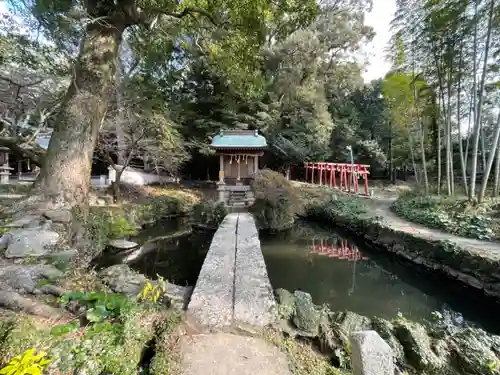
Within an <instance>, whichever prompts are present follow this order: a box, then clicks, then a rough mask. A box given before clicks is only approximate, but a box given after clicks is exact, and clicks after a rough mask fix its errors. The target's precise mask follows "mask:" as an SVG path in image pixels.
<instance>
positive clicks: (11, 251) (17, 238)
mask: <svg viewBox="0 0 500 375" xmlns="http://www.w3.org/2000/svg"><path fill="white" fill-rule="evenodd" d="M4 237H6V239H5V241H2V242H3V243H4V245H5V244H6V245H7V250H6V251H5V256H6V257H7V258H25V257H37V256H43V255H46V254H48V253H49V252H50V250H51V247H53V246H54V245H56V244H57V242H58V241H59V237H60V236H59V234H58V233H57V232H54V231H51V230H48V229H45V228H42V227H37V228H22V229H14V230H12V231H10V232H8V233H7V234H6V235H5V236H4Z"/></svg>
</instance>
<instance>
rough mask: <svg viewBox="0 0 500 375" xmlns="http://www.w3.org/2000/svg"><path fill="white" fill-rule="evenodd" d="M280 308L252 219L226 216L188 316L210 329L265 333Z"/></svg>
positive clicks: (203, 268) (194, 293)
mask: <svg viewBox="0 0 500 375" xmlns="http://www.w3.org/2000/svg"><path fill="white" fill-rule="evenodd" d="M275 307H276V302H275V299H274V295H273V291H272V288H271V283H270V282H269V278H268V275H267V269H266V264H265V262H264V257H263V256H262V251H261V248H260V241H259V234H258V232H257V228H256V226H255V221H254V218H253V216H252V215H251V214H249V213H232V214H229V215H227V216H226V217H225V218H224V221H223V222H222V224H221V225H220V226H219V228H218V230H217V232H216V233H215V235H214V237H213V240H212V243H211V245H210V249H209V251H208V254H207V256H206V258H205V262H204V263H203V266H202V268H201V271H200V275H199V277H198V281H197V282H196V286H195V289H194V291H193V294H192V296H191V301H190V302H189V305H188V309H187V312H188V315H189V316H190V317H192V318H194V319H195V320H196V322H197V323H199V324H201V325H202V326H204V327H207V328H210V329H218V330H220V329H224V328H230V327H240V328H243V327H265V326H266V325H268V324H270V323H271V322H272V320H273V317H274V315H275V314H274V311H275Z"/></svg>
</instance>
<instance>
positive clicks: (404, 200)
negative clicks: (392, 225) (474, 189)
mask: <svg viewBox="0 0 500 375" xmlns="http://www.w3.org/2000/svg"><path fill="white" fill-rule="evenodd" d="M464 201H465V200H464ZM391 208H392V210H393V211H394V212H395V213H396V214H397V215H399V216H400V217H402V218H404V219H406V220H409V221H411V222H414V223H418V224H422V225H424V226H427V227H429V228H434V229H439V230H442V231H445V232H448V233H451V234H455V235H458V236H462V237H468V238H477V239H481V240H491V239H494V238H495V237H496V235H495V233H494V232H493V230H492V219H491V218H490V217H488V216H486V215H478V214H475V213H471V212H467V211H466V210H465V207H464V206H463V204H461V203H460V201H457V200H456V199H453V198H442V197H437V196H423V195H419V194H414V193H410V194H406V195H403V196H400V197H399V198H398V199H397V200H396V202H394V204H393V205H392V207H391Z"/></svg>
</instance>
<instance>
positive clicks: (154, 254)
mask: <svg viewBox="0 0 500 375" xmlns="http://www.w3.org/2000/svg"><path fill="white" fill-rule="evenodd" d="M212 237H213V233H198V232H192V231H191V226H190V224H189V222H187V221H186V220H162V221H160V222H158V223H157V224H156V225H154V226H151V227H149V228H147V229H144V230H143V231H141V232H140V233H139V235H138V236H137V237H136V238H133V239H132V240H133V241H135V242H137V243H139V244H140V245H142V246H143V248H144V249H145V251H143V252H142V253H141V254H140V256H138V257H135V256H134V257H131V256H130V255H131V254H127V253H118V254H116V253H115V254H113V253H109V252H107V253H105V254H104V256H103V257H102V258H101V259H99V260H97V265H98V267H99V268H100V267H108V266H110V265H113V264H119V263H122V262H126V263H127V264H128V265H129V266H130V267H131V268H132V269H134V270H136V271H138V272H140V273H142V274H144V275H145V276H146V277H148V278H151V279H156V278H157V275H160V276H163V277H164V278H165V279H168V280H169V281H170V282H172V283H174V284H177V285H182V286H187V285H191V286H192V285H195V284H196V280H197V278H198V274H199V273H200V270H201V266H202V265H203V261H204V260H205V256H206V254H207V252H208V249H209V247H210V242H211V240H212Z"/></svg>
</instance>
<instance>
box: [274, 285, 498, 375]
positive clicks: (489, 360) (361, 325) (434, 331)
mask: <svg viewBox="0 0 500 375" xmlns="http://www.w3.org/2000/svg"><path fill="white" fill-rule="evenodd" d="M276 297H277V302H278V309H280V308H282V309H283V311H284V312H285V313H283V315H282V319H283V320H285V322H293V323H294V324H295V326H297V328H298V330H292V331H290V330H288V329H284V333H286V334H287V335H288V336H291V337H297V336H299V337H301V338H302V339H305V340H309V343H310V344H318V343H319V345H318V347H317V349H319V351H320V352H321V353H323V354H324V355H326V356H328V358H330V360H331V363H334V364H336V366H340V367H342V366H345V365H346V361H347V358H348V357H349V355H350V344H349V336H350V334H351V333H353V332H356V331H362V330H370V329H373V330H375V331H376V332H377V333H378V334H379V335H380V337H382V339H384V340H385V341H386V342H387V343H388V344H389V346H390V347H391V348H392V350H393V356H394V361H395V362H396V364H397V365H398V366H399V367H401V368H406V369H408V370H409V371H408V372H407V373H408V374H418V375H423V374H425V375H459V374H460V375H494V374H499V375H500V360H499V358H498V356H497V353H500V336H494V335H489V334H487V333H486V332H484V331H482V330H479V329H472V328H465V329H464V328H458V327H457V329H456V330H454V331H453V332H449V331H443V330H442V329H441V328H439V327H437V326H424V325H422V324H419V323H416V322H411V321H409V320H407V319H405V318H402V317H399V318H397V319H396V320H395V321H394V322H390V321H387V320H385V319H381V318H376V317H375V318H373V319H369V318H367V317H364V316H362V315H359V314H356V313H354V312H350V311H344V312H332V311H330V310H329V309H328V308H327V307H326V306H323V307H319V306H315V305H314V304H313V303H312V299H311V296H310V295H309V294H307V293H305V292H301V291H296V292H295V293H294V294H292V293H290V292H287V291H286V290H283V289H279V290H277V291H276ZM281 303H283V306H280V304H281ZM292 306H295V309H294V310H292ZM290 313H291V316H290ZM278 326H279V327H280V328H282V329H283V327H286V325H283V324H280V325H278Z"/></svg>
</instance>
